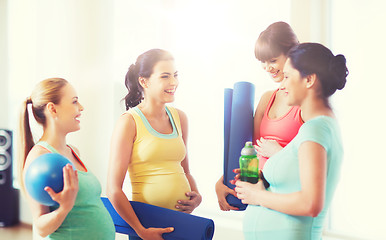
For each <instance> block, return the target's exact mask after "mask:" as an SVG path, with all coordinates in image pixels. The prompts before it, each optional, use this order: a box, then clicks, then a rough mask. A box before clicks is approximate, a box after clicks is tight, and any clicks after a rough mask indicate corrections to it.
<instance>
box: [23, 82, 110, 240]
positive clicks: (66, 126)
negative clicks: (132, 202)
mask: <svg viewBox="0 0 386 240" xmlns="http://www.w3.org/2000/svg"><path fill="white" fill-rule="evenodd" d="M28 105H31V106H32V112H33V115H34V117H35V120H36V121H37V122H38V123H39V124H41V125H42V126H43V135H42V137H41V139H40V141H39V142H38V143H37V144H36V145H35V143H34V140H33V138H32V133H31V128H30V125H29V116H28ZM82 111H83V106H82V105H81V104H80V103H79V101H78V97H77V94H76V92H75V89H74V88H73V87H72V86H71V85H70V84H69V83H68V82H67V81H66V80H64V79H61V78H50V79H46V80H43V81H41V82H40V83H38V84H37V85H36V87H35V89H34V91H33V92H32V95H31V97H28V98H27V99H26V100H25V101H24V104H23V110H22V112H21V116H20V131H19V137H20V141H19V142H20V153H19V155H20V160H19V166H20V174H19V176H20V177H21V181H20V183H21V184H22V188H24V186H23V185H24V180H23V178H24V175H25V172H26V170H27V169H28V166H29V165H30V164H31V163H32V162H33V161H34V160H35V159H36V158H37V157H39V156H41V155H43V154H46V153H59V154H61V155H63V156H65V157H66V158H68V159H69V160H70V161H71V162H72V164H73V165H74V166H75V168H76V170H74V169H73V168H72V167H71V165H70V164H67V166H65V167H64V168H63V179H64V181H63V182H64V186H63V190H62V191H61V192H58V193H55V192H54V191H53V190H52V189H51V188H50V187H46V188H45V189H44V190H45V191H47V192H48V194H49V195H50V196H51V198H52V199H53V200H54V201H56V202H57V203H58V204H59V205H58V206H53V207H48V206H45V205H42V204H40V203H39V202H37V201H35V200H34V199H33V198H32V197H30V196H29V195H28V194H26V198H27V200H28V203H29V205H30V209H31V212H32V217H33V225H34V231H36V234H38V235H40V236H41V237H44V238H45V239H55V240H59V239H63V240H74V239H100V240H109V239H115V228H114V224H113V221H112V219H111V217H110V215H109V213H108V211H107V210H106V208H105V207H104V205H103V203H102V201H101V199H100V194H101V185H100V183H99V181H98V179H97V178H96V177H95V176H94V175H93V174H92V173H91V172H90V171H88V169H87V168H86V166H85V165H84V164H83V162H82V161H81V159H80V157H79V153H78V150H77V149H76V148H75V147H72V146H69V145H67V144H66V136H67V134H68V133H70V132H75V131H78V130H79V129H80V125H79V124H80V121H79V117H80V115H81V112H82Z"/></svg>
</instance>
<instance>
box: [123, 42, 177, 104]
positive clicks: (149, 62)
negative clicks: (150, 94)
mask: <svg viewBox="0 0 386 240" xmlns="http://www.w3.org/2000/svg"><path fill="white" fill-rule="evenodd" d="M161 60H174V58H173V56H172V55H171V54H170V53H169V52H167V51H165V50H162V49H151V50H149V51H147V52H144V53H142V54H141V55H139V56H138V58H137V61H136V62H135V64H131V65H130V67H129V70H128V72H127V74H126V78H125V86H126V88H127V90H128V94H127V95H126V97H125V98H124V100H125V105H126V110H128V109H129V108H132V107H135V106H137V105H138V104H139V103H141V101H142V99H143V88H142V86H141V85H140V84H139V82H138V78H139V77H144V78H149V77H150V76H151V74H152V73H153V68H154V66H155V65H156V63H158V62H159V61H161Z"/></svg>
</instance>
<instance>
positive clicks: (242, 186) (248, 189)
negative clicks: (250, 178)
mask: <svg viewBox="0 0 386 240" xmlns="http://www.w3.org/2000/svg"><path fill="white" fill-rule="evenodd" d="M235 191H236V193H237V198H239V199H240V200H241V202H242V203H244V204H252V205H260V203H259V193H261V192H262V191H265V187H264V184H263V182H262V181H261V180H260V181H259V182H258V183H256V184H252V183H249V182H243V181H240V180H238V181H236V188H235Z"/></svg>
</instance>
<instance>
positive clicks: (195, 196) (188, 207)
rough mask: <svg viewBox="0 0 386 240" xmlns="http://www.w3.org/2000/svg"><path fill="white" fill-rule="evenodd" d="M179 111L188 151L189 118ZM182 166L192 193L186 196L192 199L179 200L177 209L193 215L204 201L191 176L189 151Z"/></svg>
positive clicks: (183, 136)
mask: <svg viewBox="0 0 386 240" xmlns="http://www.w3.org/2000/svg"><path fill="white" fill-rule="evenodd" d="M177 111H178V115H179V116H180V122H181V131H182V139H183V140H184V143H185V148H186V149H187V141H188V118H187V116H186V114H185V113H184V112H182V111H181V110H177ZM181 166H182V168H183V169H184V172H185V175H186V178H187V179H188V182H189V185H190V189H191V190H192V191H191V192H187V193H186V196H187V197H190V200H179V201H178V204H177V206H176V208H178V209H181V210H182V211H183V212H186V213H191V212H193V210H194V209H195V208H196V207H198V205H200V203H201V201H202V197H201V195H200V193H199V192H198V188H197V185H196V181H195V180H194V178H193V176H192V175H191V174H190V169H189V158H188V150H186V155H185V159H184V160H183V161H182V162H181Z"/></svg>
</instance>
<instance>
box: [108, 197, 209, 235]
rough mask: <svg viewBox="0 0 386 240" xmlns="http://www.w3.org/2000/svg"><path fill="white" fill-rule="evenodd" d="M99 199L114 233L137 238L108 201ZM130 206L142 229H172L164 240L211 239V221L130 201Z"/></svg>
mask: <svg viewBox="0 0 386 240" xmlns="http://www.w3.org/2000/svg"><path fill="white" fill-rule="evenodd" d="M101 199H102V202H103V204H104V205H105V207H106V208H107V210H108V211H109V213H110V215H111V218H112V219H113V221H114V225H115V231H116V232H118V233H123V234H127V235H129V236H138V235H137V234H136V233H135V231H134V230H133V229H132V228H131V227H130V225H129V224H128V223H126V221H125V220H123V218H121V216H119V214H118V213H117V211H115V209H114V207H113V205H112V204H111V202H110V201H109V199H108V198H105V197H102V198H101ZM130 204H131V206H132V207H133V209H134V211H135V214H136V215H137V217H138V219H139V221H140V222H141V223H142V225H143V226H144V227H146V228H149V227H154V228H166V227H174V231H173V232H171V233H164V234H163V235H162V237H163V238H164V239H165V240H210V239H212V238H213V234H214V222H213V220H211V219H207V218H203V217H198V216H194V215H191V214H187V213H183V212H178V211H174V210H170V209H167V208H161V207H157V206H154V205H150V204H146V203H141V202H135V201H130Z"/></svg>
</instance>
